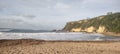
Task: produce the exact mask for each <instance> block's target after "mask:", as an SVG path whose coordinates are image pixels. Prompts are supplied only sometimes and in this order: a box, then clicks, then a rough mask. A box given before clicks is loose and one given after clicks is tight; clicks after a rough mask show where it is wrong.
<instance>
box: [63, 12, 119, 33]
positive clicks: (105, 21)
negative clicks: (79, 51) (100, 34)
mask: <svg viewBox="0 0 120 54" xmlns="http://www.w3.org/2000/svg"><path fill="white" fill-rule="evenodd" d="M100 26H104V27H105V31H104V32H116V33H120V12H117V13H108V14H107V15H102V16H98V17H94V18H90V19H85V20H79V21H73V22H68V23H67V24H66V26H65V27H64V28H63V30H64V31H71V30H72V29H73V28H81V29H82V30H84V31H85V29H86V28H89V27H94V28H95V30H94V31H97V30H98V29H99V27H100Z"/></svg>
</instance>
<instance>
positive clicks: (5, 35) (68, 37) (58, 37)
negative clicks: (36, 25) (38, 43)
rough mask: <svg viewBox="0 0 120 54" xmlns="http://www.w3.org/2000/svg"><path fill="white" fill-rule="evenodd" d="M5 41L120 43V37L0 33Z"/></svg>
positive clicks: (69, 33) (57, 33)
mask: <svg viewBox="0 0 120 54" xmlns="http://www.w3.org/2000/svg"><path fill="white" fill-rule="evenodd" d="M3 39H36V40H48V41H49V40H53V41H55V40H56V41H57V40H66V41H104V40H109V41H120V37H112V36H105V35H103V34H97V33H94V34H93V33H84V32H40V33H16V32H0V40H3Z"/></svg>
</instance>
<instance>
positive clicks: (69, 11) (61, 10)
mask: <svg viewBox="0 0 120 54" xmlns="http://www.w3.org/2000/svg"><path fill="white" fill-rule="evenodd" d="M107 12H120V0H0V28H20V29H42V30H44V29H45V30H47V29H48V30H52V29H62V28H63V27H64V26H65V24H66V22H68V21H74V20H81V19H85V18H87V17H90V18H91V17H95V16H99V15H104V14H106V13H107Z"/></svg>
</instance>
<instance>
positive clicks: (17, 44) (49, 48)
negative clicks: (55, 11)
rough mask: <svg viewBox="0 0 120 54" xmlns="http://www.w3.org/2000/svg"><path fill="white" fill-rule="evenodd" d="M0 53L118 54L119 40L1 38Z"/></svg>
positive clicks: (119, 53) (119, 48) (119, 51)
mask: <svg viewBox="0 0 120 54" xmlns="http://www.w3.org/2000/svg"><path fill="white" fill-rule="evenodd" d="M0 54H120V42H108V41H106V42H69V41H63V42H58V41H55V42H54V41H51V42H46V41H37V40H10V41H5V40H1V41H0Z"/></svg>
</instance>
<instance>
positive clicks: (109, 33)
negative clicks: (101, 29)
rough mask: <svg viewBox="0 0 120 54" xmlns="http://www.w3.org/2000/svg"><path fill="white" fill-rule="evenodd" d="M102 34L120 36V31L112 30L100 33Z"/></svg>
mask: <svg viewBox="0 0 120 54" xmlns="http://www.w3.org/2000/svg"><path fill="white" fill-rule="evenodd" d="M102 34H104V35H109V36H120V33H113V32H105V33H102Z"/></svg>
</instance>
